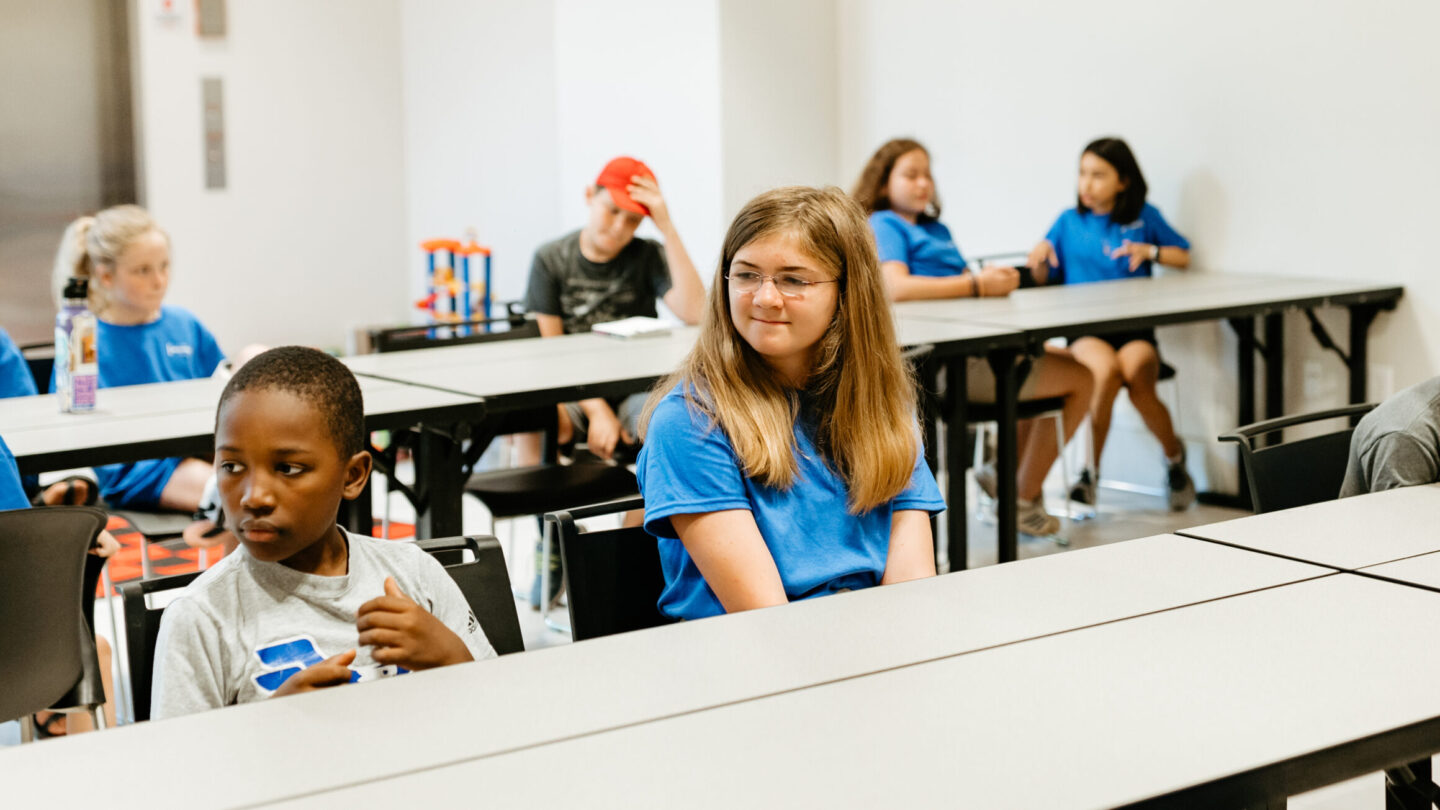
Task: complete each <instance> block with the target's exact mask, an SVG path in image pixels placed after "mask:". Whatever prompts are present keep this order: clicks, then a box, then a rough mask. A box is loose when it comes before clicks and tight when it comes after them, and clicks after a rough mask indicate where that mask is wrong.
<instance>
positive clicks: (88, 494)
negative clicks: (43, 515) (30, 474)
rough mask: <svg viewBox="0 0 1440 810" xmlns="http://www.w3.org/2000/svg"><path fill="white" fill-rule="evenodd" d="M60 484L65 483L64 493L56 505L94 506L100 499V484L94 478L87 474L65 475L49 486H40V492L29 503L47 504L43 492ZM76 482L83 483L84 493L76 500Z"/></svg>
mask: <svg viewBox="0 0 1440 810" xmlns="http://www.w3.org/2000/svg"><path fill="white" fill-rule="evenodd" d="M61 484H64V485H65V495H64V497H63V498H61V499H60V503H59V504H57V506H94V505H95V504H96V503H97V502H99V500H100V485H99V484H98V483H96V482H95V479H93V478H91V477H89V476H88V475H67V476H65V477H64V478H62V479H61V480H59V481H56V482H55V483H53V484H50V485H49V486H46V487H41V489H40V492H39V493H38V494H37V495H36V496H35V497H34V498H32V499H31V500H30V503H31V504H33V505H35V506H48V505H49V504H46V503H45V493H47V492H49V491H50V490H52V489H54V488H55V487H58V486H60V485H61ZM77 484H84V485H85V495H84V497H83V498H80V499H78V500H77V499H76V497H75V491H76V489H77V486H76V485H77Z"/></svg>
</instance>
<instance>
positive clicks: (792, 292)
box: [725, 270, 839, 298]
mask: <svg viewBox="0 0 1440 810" xmlns="http://www.w3.org/2000/svg"><path fill="white" fill-rule="evenodd" d="M725 278H727V279H729V280H730V289H731V290H733V291H735V292H737V293H753V292H759V291H760V287H761V285H763V284H764V283H765V282H766V281H771V282H774V284H775V289H776V290H777V291H779V293H780V294H781V295H783V296H785V297H786V298H801V297H804V295H805V291H806V290H808V289H810V288H811V287H813V286H815V285H816V284H835V283H837V282H839V279H836V278H832V279H830V280H828V281H810V280H808V279H803V278H801V277H799V276H796V275H791V274H789V273H781V274H779V275H777V276H767V275H765V274H764V273H755V272H752V271H750V270H732V271H730V272H729V273H726V274H725Z"/></svg>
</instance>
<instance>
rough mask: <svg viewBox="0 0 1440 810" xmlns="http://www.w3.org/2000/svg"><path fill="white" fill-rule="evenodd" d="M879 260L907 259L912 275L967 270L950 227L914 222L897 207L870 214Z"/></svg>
mask: <svg viewBox="0 0 1440 810" xmlns="http://www.w3.org/2000/svg"><path fill="white" fill-rule="evenodd" d="M870 230H872V231H874V232H875V247H876V249H877V250H878V251H879V253H880V261H881V262H882V263H883V262H904V263H905V265H906V266H907V267H909V268H910V275H912V276H958V275H960V274H961V273H963V272H965V257H964V256H961V255H960V249H959V248H958V247H956V246H955V240H954V239H953V238H951V236H950V229H949V228H947V227H945V226H944V225H942V224H940V223H939V222H922V223H920V224H919V225H911V224H910V223H909V222H906V221H905V220H904V218H902V217H901V216H900V215H899V214H897V213H895V212H894V211H876V212H875V213H873V214H871V215H870Z"/></svg>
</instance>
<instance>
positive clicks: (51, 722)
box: [33, 712, 65, 740]
mask: <svg viewBox="0 0 1440 810" xmlns="http://www.w3.org/2000/svg"><path fill="white" fill-rule="evenodd" d="M33 719H34V721H35V739H37V740H48V739H50V738H52V737H64V736H65V727H64V725H63V724H64V723H65V713H64V712H50V716H49V717H46V718H45V720H44V721H43V722H42V721H41V720H40V714H39V713H38V712H37V713H36V714H35V715H34V718H33ZM56 720H59V721H60V722H61V723H62V725H61V726H60V727H58V728H57V727H56V725H55V721H56Z"/></svg>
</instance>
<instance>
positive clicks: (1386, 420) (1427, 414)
mask: <svg viewBox="0 0 1440 810" xmlns="http://www.w3.org/2000/svg"><path fill="white" fill-rule="evenodd" d="M1437 481H1440V377H1435V378H1432V379H1429V380H1426V381H1425V382H1422V383H1418V384H1416V385H1412V386H1410V387H1409V388H1406V389H1405V390H1404V391H1401V392H1400V393H1398V394H1396V395H1394V396H1392V397H1390V398H1389V399H1387V400H1385V401H1384V402H1382V403H1380V405H1379V406H1378V407H1376V408H1375V410H1373V411H1371V412H1370V413H1367V414H1365V416H1364V418H1362V419H1361V420H1360V424H1359V425H1357V426H1356V427H1355V433H1354V435H1352V436H1351V437H1350V460H1349V462H1348V463H1347V464H1346V466H1345V481H1344V483H1342V484H1341V485H1340V497H1342V498H1348V497H1349V496H1351V495H1363V494H1364V493H1366V492H1380V491H1381V490H1386V489H1395V488H1396V487H1413V486H1417V485H1419V484H1433V483H1435V482H1437Z"/></svg>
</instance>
